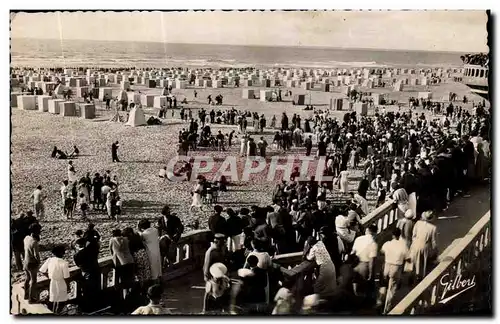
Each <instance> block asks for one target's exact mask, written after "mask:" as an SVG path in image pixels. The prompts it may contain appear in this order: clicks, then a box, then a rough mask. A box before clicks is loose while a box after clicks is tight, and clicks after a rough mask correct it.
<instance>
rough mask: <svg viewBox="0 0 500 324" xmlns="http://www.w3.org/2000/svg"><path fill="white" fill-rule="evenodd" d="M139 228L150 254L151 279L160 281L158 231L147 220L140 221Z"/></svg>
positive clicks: (147, 251)
mask: <svg viewBox="0 0 500 324" xmlns="http://www.w3.org/2000/svg"><path fill="white" fill-rule="evenodd" d="M138 227H139V233H140V235H141V238H142V243H143V244H144V247H145V248H146V253H147V254H148V259H149V264H150V266H151V279H152V280H158V279H159V278H160V277H161V254H160V235H159V233H158V229H156V228H154V227H151V223H150V222H149V220H147V219H142V220H140V221H139V226H138Z"/></svg>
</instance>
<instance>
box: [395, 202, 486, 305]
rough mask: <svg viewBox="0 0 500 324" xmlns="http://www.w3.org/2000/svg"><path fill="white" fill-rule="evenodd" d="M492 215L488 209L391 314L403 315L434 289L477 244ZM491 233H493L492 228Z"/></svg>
mask: <svg viewBox="0 0 500 324" xmlns="http://www.w3.org/2000/svg"><path fill="white" fill-rule="evenodd" d="M490 220H491V215H490V211H488V212H487V213H486V214H485V215H484V216H483V217H482V218H481V219H480V220H479V221H478V222H477V223H476V224H475V225H474V226H473V227H472V228H471V229H470V231H469V232H468V233H467V234H466V235H465V236H464V237H463V238H462V239H461V240H460V241H459V242H458V243H456V244H455V246H454V247H453V248H452V249H451V250H450V252H449V253H448V255H447V256H445V257H443V258H442V259H441V262H440V263H439V265H437V266H436V268H434V270H432V271H431V273H429V274H428V275H427V276H426V277H425V278H424V280H422V281H421V282H420V283H419V284H418V285H417V286H416V287H415V288H414V289H413V290H412V291H411V292H410V293H409V294H408V295H406V296H405V298H404V299H403V300H402V301H401V302H399V304H397V305H396V306H395V307H394V308H393V309H392V310H391V311H390V312H389V315H402V314H407V313H409V312H410V311H411V310H412V309H413V307H414V306H415V305H416V304H417V303H418V302H419V301H420V300H421V297H422V295H424V293H426V292H428V291H429V290H431V289H433V287H434V285H436V284H438V283H439V280H440V279H441V277H442V276H443V275H444V274H446V273H447V272H448V271H449V270H450V268H451V267H453V266H454V265H456V264H457V263H458V262H459V261H460V258H461V256H462V255H463V254H464V252H465V251H467V249H468V248H470V247H471V246H472V245H475V243H476V242H477V238H478V237H480V236H481V235H482V234H484V232H485V231H486V229H488V225H489V224H490ZM489 235H491V230H490V233H489ZM490 242H491V240H489V239H488V238H487V237H486V238H485V242H483V243H484V245H489V244H490Z"/></svg>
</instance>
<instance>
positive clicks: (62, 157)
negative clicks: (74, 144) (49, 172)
mask: <svg viewBox="0 0 500 324" xmlns="http://www.w3.org/2000/svg"><path fill="white" fill-rule="evenodd" d="M51 156H52V157H53V158H55V159H59V160H66V159H67V158H68V156H67V155H66V153H64V152H63V151H61V150H59V149H58V148H57V146H54V149H53V150H52V155H51Z"/></svg>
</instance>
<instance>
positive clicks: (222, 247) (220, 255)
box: [203, 233, 228, 281]
mask: <svg viewBox="0 0 500 324" xmlns="http://www.w3.org/2000/svg"><path fill="white" fill-rule="evenodd" d="M225 242H226V236H225V235H224V234H222V233H216V234H215V235H214V241H213V244H212V245H211V246H210V247H209V248H208V250H207V252H205V259H204V262H203V276H204V278H205V281H208V280H210V279H211V278H212V275H211V274H210V267H211V266H212V264H214V263H218V262H220V263H222V264H226V263H227V258H228V253H227V249H226V244H225Z"/></svg>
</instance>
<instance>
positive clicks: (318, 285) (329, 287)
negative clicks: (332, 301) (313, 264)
mask: <svg viewBox="0 0 500 324" xmlns="http://www.w3.org/2000/svg"><path fill="white" fill-rule="evenodd" d="M318 272H319V273H318V276H317V277H316V281H315V282H314V293H315V294H319V295H320V296H321V297H327V296H331V295H333V294H334V293H335V289H336V287H337V276H336V273H335V266H334V265H333V262H326V263H323V264H322V265H320V266H319V271H318Z"/></svg>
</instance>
